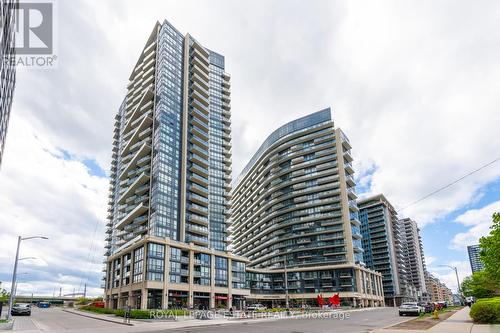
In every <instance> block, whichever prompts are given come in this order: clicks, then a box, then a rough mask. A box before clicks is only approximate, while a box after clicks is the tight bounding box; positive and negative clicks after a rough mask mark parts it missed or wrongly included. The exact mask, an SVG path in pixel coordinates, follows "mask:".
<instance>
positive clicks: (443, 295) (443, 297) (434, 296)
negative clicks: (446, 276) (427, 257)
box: [425, 273, 453, 303]
mask: <svg viewBox="0 0 500 333" xmlns="http://www.w3.org/2000/svg"><path fill="white" fill-rule="evenodd" d="M425 283H426V285H427V291H428V293H429V295H430V301H431V302H442V301H447V302H451V303H453V294H452V292H451V289H450V288H448V287H447V286H446V285H445V284H444V283H442V282H441V281H440V280H439V279H438V278H436V277H434V276H433V275H432V274H430V273H427V274H426V278H425Z"/></svg>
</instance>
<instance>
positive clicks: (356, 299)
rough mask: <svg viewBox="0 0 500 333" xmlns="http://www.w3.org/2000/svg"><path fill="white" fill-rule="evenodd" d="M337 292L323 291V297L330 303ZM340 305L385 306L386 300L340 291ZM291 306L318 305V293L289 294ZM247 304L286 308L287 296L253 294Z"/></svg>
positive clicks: (356, 306)
mask: <svg viewBox="0 0 500 333" xmlns="http://www.w3.org/2000/svg"><path fill="white" fill-rule="evenodd" d="M334 295H336V293H335V294H330V293H323V294H321V297H322V298H323V299H324V300H325V304H327V303H328V299H329V298H330V297H332V296H334ZM339 297H340V306H342V307H354V308H360V307H380V306H384V300H383V298H381V297H378V296H368V295H355V294H352V293H347V294H346V293H339ZM288 300H289V301H288V303H289V307H290V308H304V307H318V294H300V295H289V299H288ZM246 303H247V304H256V303H258V304H262V305H264V306H266V307H268V308H284V307H285V306H286V296H285V295H282V294H279V295H251V296H250V297H247V299H246Z"/></svg>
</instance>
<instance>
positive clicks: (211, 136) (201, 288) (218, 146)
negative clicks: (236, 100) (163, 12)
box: [104, 21, 248, 308]
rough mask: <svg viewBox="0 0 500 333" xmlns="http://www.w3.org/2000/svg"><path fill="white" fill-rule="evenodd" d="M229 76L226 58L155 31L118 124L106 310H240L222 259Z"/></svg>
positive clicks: (240, 281)
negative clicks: (129, 307)
mask: <svg viewBox="0 0 500 333" xmlns="http://www.w3.org/2000/svg"><path fill="white" fill-rule="evenodd" d="M229 88H230V76H229V74H228V73H226V72H225V62H224V57H223V56H222V55H220V54H218V53H216V52H214V51H211V50H209V49H207V48H206V47H204V46H203V45H202V44H200V43H199V42H198V41H197V40H195V39H194V38H193V37H192V36H190V35H189V34H187V35H182V34H181V33H180V32H179V31H178V30H176V29H175V28H174V27H173V26H172V25H171V24H170V23H168V22H167V21H165V22H163V24H160V23H156V25H155V26H154V28H153V31H152V32H151V34H150V36H149V38H148V39H147V41H146V44H145V46H144V48H143V50H142V52H141V53H140V56H139V59H138V60H137V63H136V65H135V66H134V68H133V70H132V73H131V74H130V77H129V83H128V85H127V92H126V96H125V99H124V101H123V103H122V105H121V107H120V108H119V111H118V113H117V115H116V117H115V127H114V141H113V156H112V166H111V184H110V194H109V199H110V200H109V208H108V212H109V215H108V224H107V226H108V229H107V236H106V241H107V243H106V253H105V256H106V257H107V260H106V265H105V267H104V270H105V271H106V277H105V286H104V287H105V289H106V302H107V305H108V306H110V307H121V306H124V305H125V304H130V305H131V306H133V307H138V308H146V307H147V308H158V307H163V308H166V307H168V306H187V307H193V306H194V307H199V306H202V307H215V306H221V305H224V306H228V307H229V306H236V307H238V306H241V300H242V297H243V296H244V295H246V294H248V290H245V289H244V287H245V264H246V260H245V259H244V258H240V257H237V256H233V255H231V254H229V253H228V252H227V251H226V245H227V225H228V222H229V221H228V214H229V191H230V189H231V186H230V183H231V135H230V134H231V126H230V125H231V112H230V109H231V107H230V92H229Z"/></svg>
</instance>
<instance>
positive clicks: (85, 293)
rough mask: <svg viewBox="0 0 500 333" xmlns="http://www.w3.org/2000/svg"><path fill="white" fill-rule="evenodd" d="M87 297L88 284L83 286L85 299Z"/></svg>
mask: <svg viewBox="0 0 500 333" xmlns="http://www.w3.org/2000/svg"><path fill="white" fill-rule="evenodd" d="M86 296H87V283H85V284H84V285H83V299H85V297H86Z"/></svg>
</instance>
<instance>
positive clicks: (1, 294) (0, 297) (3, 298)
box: [0, 288, 10, 303]
mask: <svg viewBox="0 0 500 333" xmlns="http://www.w3.org/2000/svg"><path fill="white" fill-rule="evenodd" d="M9 297H10V293H8V292H7V290H5V289H3V288H0V302H2V303H7V302H8V301H9Z"/></svg>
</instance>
